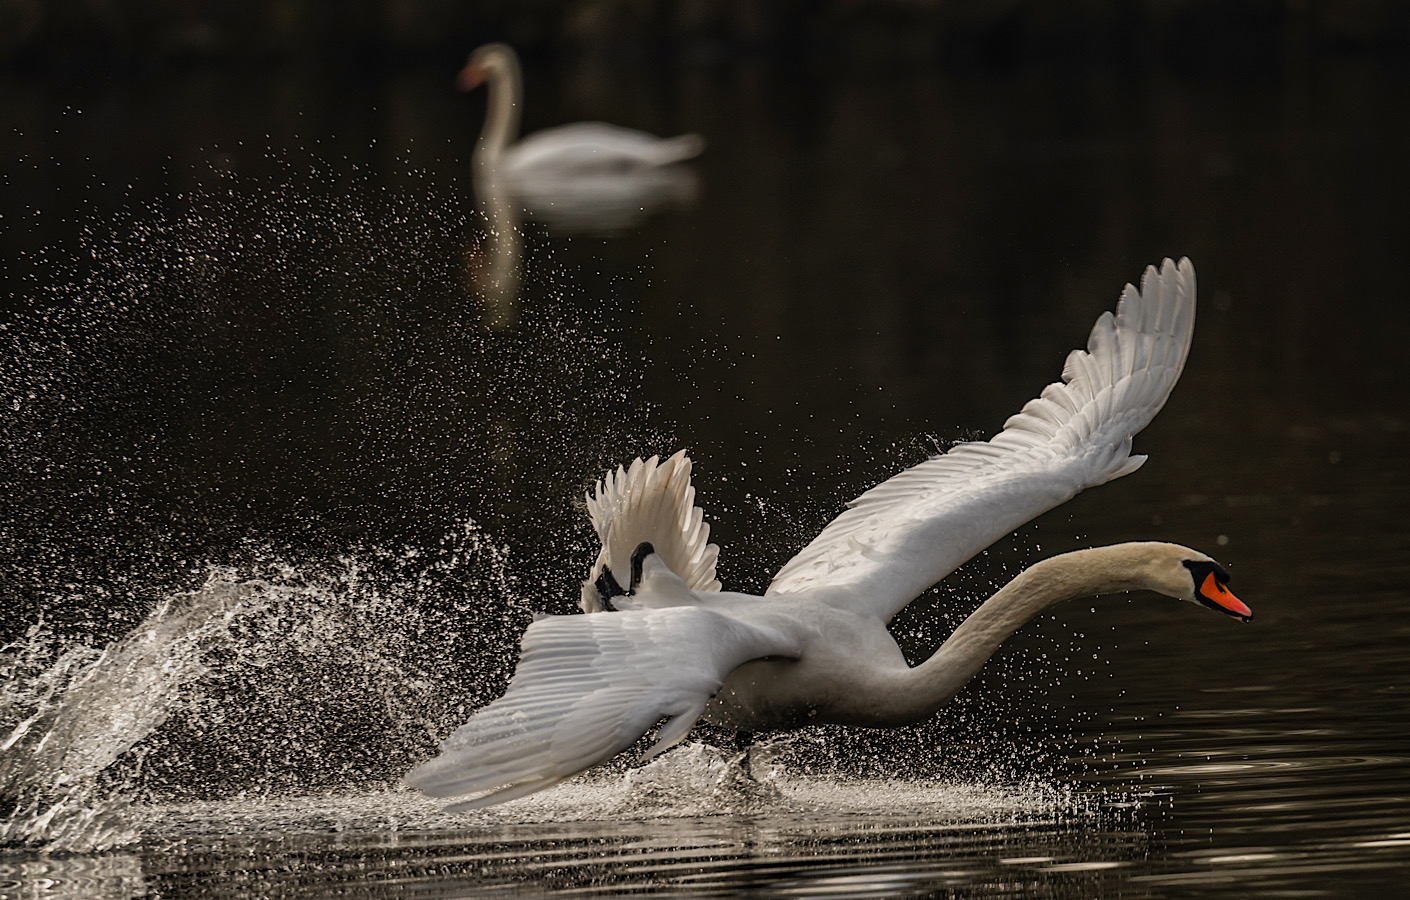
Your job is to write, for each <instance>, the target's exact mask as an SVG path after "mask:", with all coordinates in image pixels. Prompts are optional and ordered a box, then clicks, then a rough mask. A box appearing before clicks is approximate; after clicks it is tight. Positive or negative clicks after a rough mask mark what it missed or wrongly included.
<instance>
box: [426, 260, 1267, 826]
mask: <svg viewBox="0 0 1410 900" xmlns="http://www.w3.org/2000/svg"><path fill="white" fill-rule="evenodd" d="M1194 312H1195V273H1194V267H1193V266H1192V265H1191V264H1190V262H1189V260H1181V261H1180V263H1179V264H1176V263H1173V262H1171V261H1170V260H1168V259H1167V260H1165V262H1164V265H1163V267H1162V268H1161V269H1160V270H1159V271H1157V270H1156V269H1155V268H1154V267H1150V268H1148V269H1147V270H1146V273H1145V277H1144V278H1143V279H1142V283H1141V289H1140V290H1139V291H1137V289H1136V288H1135V287H1133V286H1131V285H1127V286H1126V289H1125V291H1124V292H1123V294H1122V298H1121V302H1120V304H1119V305H1118V307H1117V312H1116V314H1115V316H1113V315H1112V314H1111V313H1110V312H1107V313H1103V314H1102V316H1101V317H1100V318H1099V319H1098V320H1097V323H1096V325H1095V327H1094V328H1093V329H1092V332H1091V336H1090V337H1089V338H1088V341H1087V349H1086V350H1074V351H1073V352H1072V353H1071V354H1069V355H1068V357H1067V362H1066V365H1065V366H1064V367H1063V373H1062V381H1061V382H1057V383H1054V384H1051V385H1049V386H1048V387H1047V388H1045V389H1044V390H1043V392H1042V394H1041V395H1040V396H1039V397H1038V398H1037V399H1035V400H1031V401H1029V402H1028V403H1027V404H1026V405H1025V406H1024V407H1023V409H1022V410H1021V411H1020V412H1019V413H1018V414H1017V415H1015V416H1013V417H1011V418H1010V419H1009V420H1008V421H1007V422H1005V423H1004V428H1003V430H1002V431H1000V432H999V433H998V434H997V435H995V436H994V437H993V438H991V439H990V440H988V441H976V442H970V443H962V444H959V445H957V446H955V447H954V448H952V449H951V450H950V451H949V452H947V453H943V454H940V455H938V456H935V457H932V458H931V459H929V460H927V461H925V462H923V463H921V464H919V465H917V466H914V467H912V468H910V469H907V470H906V471H904V472H901V473H900V474H899V475H896V476H894V477H892V478H890V479H888V480H887V481H884V482H882V483H881V484H879V485H877V486H876V487H874V488H872V489H871V490H869V491H867V492H865V493H864V494H862V495H861V496H860V497H858V498H857V499H856V500H854V501H853V502H852V503H851V504H850V505H849V508H848V509H847V510H846V511H845V512H843V513H842V514H841V515H840V516H838V517H837V518H836V519H834V520H833V521H832V523H831V524H829V525H828V526H827V527H826V528H824V529H823V531H822V532H821V533H820V534H819V535H818V536H817V537H816V538H815V539H814V540H813V541H812V543H810V544H809V545H808V546H807V547H805V548H803V550H802V551H801V552H800V553H799V554H798V555H797V556H795V557H793V559H792V560H790V561H789V562H788V563H787V564H786V565H785V566H784V567H783V568H782V569H781V570H780V571H779V572H778V574H777V575H775V576H774V579H773V582H772V583H771V584H770V585H769V587H768V589H767V590H766V591H765V594H764V596H763V597H755V596H749V595H745V594H737V593H729V592H723V591H721V590H720V583H719V581H718V580H716V578H715V561H716V557H717V555H718V549H717V548H716V547H715V545H713V544H711V543H709V526H708V525H707V524H706V523H705V521H704V514H703V512H702V511H701V510H700V509H699V507H697V506H695V491H694V489H693V488H692V487H691V485H690V460H689V459H688V458H686V456H685V454H684V452H682V453H678V454H676V455H675V456H673V457H671V458H670V459H668V460H667V461H665V462H664V463H662V462H659V461H658V459H657V458H655V457H653V458H652V459H651V460H649V461H646V462H643V461H642V460H640V459H638V460H637V461H636V462H634V463H633V464H632V466H631V468H630V469H622V468H619V469H618V470H617V471H616V472H615V473H609V474H608V475H607V477H606V478H605V479H604V480H603V481H600V482H598V484H597V489H596V491H595V495H590V496H589V497H588V498H587V503H588V511H589V514H590V515H591V518H592V522H593V526H594V528H595V529H596V531H597V534H598V536H599V538H600V539H601V541H602V550H601V553H600V554H599V555H598V558H597V560H596V562H595V563H594V565H593V567H592V569H591V571H590V573H589V575H588V578H587V580H586V581H584V582H583V586H582V597H581V601H580V602H581V605H582V607H583V609H584V611H585V612H588V613H596V614H593V615H571V616H545V617H542V618H540V619H539V620H537V621H535V622H534V623H533V624H532V625H530V626H529V628H528V630H527V631H526V632H525V634H524V638H523V646H522V652H521V655H520V658H519V664H518V667H517V669H516V671H515V673H514V677H513V679H512V680H511V681H510V684H509V689H508V691H507V692H506V693H505V695H504V696H503V697H501V698H500V699H498V700H496V701H495V702H493V703H491V704H489V705H488V706H487V707H485V708H483V709H481V710H479V711H478V712H476V713H475V714H474V715H472V716H471V717H470V720H469V721H468V722H466V724H464V725H463V726H461V727H460V728H459V729H457V730H456V731H455V733H454V734H452V735H451V736H450V737H449V738H447V739H446V741H445V742H444V743H443V744H442V745H441V752H440V755H439V756H437V757H436V758H434V759H432V760H430V761H429V762H426V763H423V764H422V765H420V766H417V767H416V768H415V769H413V770H412V771H411V772H410V773H409V774H408V775H407V779H406V780H407V781H408V782H409V783H410V784H411V785H413V786H415V787H417V788H419V789H420V790H422V791H424V792H426V793H427V794H430V795H432V796H436V797H454V796H460V795H464V794H474V795H476V796H473V797H471V798H470V799H468V800H466V801H463V802H460V803H458V804H454V805H452V806H451V807H450V809H452V810H456V809H472V808H476V807H480V806H486V805H489V804H492V803H498V802H501V801H504V800H509V799H512V798H514V797H521V796H523V795H525V794H529V793H532V792H534V791H538V790H541V789H543V788H546V787H549V786H550V785H553V784H556V783H558V782H560V781H562V780H564V779H566V778H569V777H571V776H573V775H575V774H577V773H579V772H581V771H583V770H584V769H587V768H589V767H591V766H594V765H596V764H598V763H600V762H603V761H605V760H607V759H609V758H610V757H612V756H614V755H616V754H617V753H620V752H621V751H622V750H625V749H627V748H628V747H630V746H631V745H632V744H633V743H635V742H636V741H637V740H638V739H639V738H641V737H642V735H644V734H646V733H647V732H648V731H650V730H651V729H652V728H653V727H655V726H656V725H657V724H658V723H660V722H661V721H662V720H663V719H664V720H666V721H665V724H664V725H662V726H661V728H660V729H659V730H658V731H657V732H656V741H655V744H654V745H653V746H652V747H651V749H650V750H649V751H648V752H647V754H646V756H647V758H650V757H651V756H654V755H656V754H658V753H660V752H661V751H663V750H665V749H666V748H668V747H670V746H671V745H672V744H674V743H675V742H677V741H679V740H680V739H681V738H683V737H684V736H685V735H686V733H687V732H688V731H689V730H690V728H691V726H692V725H693V724H694V723H695V722H696V720H697V719H699V718H701V717H702V716H703V717H704V718H705V719H706V720H707V721H709V722H712V723H714V724H717V725H721V726H724V727H727V728H733V729H735V730H737V731H740V732H746V733H751V732H755V731H766V730H776V729H793V728H799V727H802V726H805V725H812V724H823V723H835V724H842V725H861V726H869V727H890V726H899V725H906V724H910V723H913V722H918V721H922V720H924V719H926V718H927V717H929V716H930V715H932V714H933V713H934V712H935V711H936V710H937V709H939V707H941V706H942V705H944V704H945V703H946V702H947V701H948V700H949V699H950V698H951V697H953V696H954V695H955V694H956V693H957V692H958V691H959V690H960V688H961V687H962V686H963V685H964V684H965V683H966V682H967V681H969V679H970V678H971V677H972V676H973V675H974V674H975V673H976V672H978V671H979V669H980V668H981V667H982V666H983V665H984V663H985V661H986V660H988V658H989V657H990V656H991V655H992V654H993V653H994V651H995V650H997V649H998V647H999V645H1000V643H1002V642H1003V641H1004V640H1005V639H1006V638H1007V637H1008V636H1009V635H1011V634H1013V633H1014V631H1016V630H1017V629H1018V628H1019V627H1020V626H1021V625H1023V624H1024V623H1025V622H1027V621H1028V620H1030V619H1031V618H1033V617H1034V616H1036V615H1037V614H1039V613H1040V612H1042V611H1043V610H1045V609H1047V608H1049V607H1050V606H1052V605H1053V604H1055V603H1058V602H1061V601H1063V600H1068V599H1072V598H1076V597H1083V596H1091V595H1094V594H1104V593H1112V592H1118V591H1133V590H1149V591H1155V592H1157V593H1160V594H1164V595H1166V596H1169V597H1175V598H1178V599H1181V600H1188V601H1190V602H1193V603H1199V604H1202V605H1204V606H1207V607H1210V608H1211V609H1215V610H1218V611H1221V612H1224V613H1227V614H1229V615H1232V616H1235V617H1237V618H1240V619H1242V620H1244V621H1247V620H1248V619H1249V618H1250V617H1251V616H1252V612H1251V611H1250V610H1249V608H1248V607H1247V606H1245V605H1244V604H1243V603H1242V602H1240V601H1239V600H1238V599H1237V598H1236V597H1234V595H1233V594H1231V593H1229V591H1228V589H1227V587H1226V584H1227V582H1228V580H1229V576H1228V573H1227V572H1226V571H1225V570H1224V569H1223V568H1222V567H1220V566H1219V564H1218V563H1216V562H1214V560H1212V559H1210V558H1209V557H1208V556H1206V555H1204V554H1203V553H1200V552H1198V551H1195V550H1191V549H1188V548H1186V547H1181V546H1177V545H1174V544H1163V543H1130V544H1118V545H1115V546H1110V547H1099V548H1094V549H1090V550H1080V551H1076V552H1073V553H1066V554H1063V555H1061V556H1056V557H1052V558H1050V559H1047V560H1043V561H1041V562H1038V563H1037V564H1035V565H1033V566H1032V567H1030V568H1028V569H1027V570H1025V571H1024V572H1022V573H1021V574H1019V575H1018V577H1016V578H1014V579H1013V580H1012V581H1011V582H1009V583H1008V584H1007V585H1006V586H1005V587H1003V588H1002V589H1001V590H1000V591H999V592H998V593H996V594H995V595H994V596H992V597H990V598H989V599H988V600H987V601H985V603H984V604H983V605H981V606H980V607H979V608H978V609H977V610H976V611H975V612H974V613H973V614H972V615H970V616H969V618H967V619H966V620H965V621H964V622H963V623H962V624H961V625H960V626H959V628H957V629H956V630H955V632H954V633H953V634H952V635H951V636H950V637H949V639H947V640H946V641H945V642H944V644H943V645H942V646H941V647H940V648H939V649H938V650H937V651H936V652H935V653H934V655H932V656H931V657H930V658H929V659H928V660H926V661H925V662H923V663H921V664H920V665H917V666H915V667H912V666H910V665H909V664H908V663H907V662H906V659H905V657H904V656H903V655H902V653H901V650H900V648H899V647H898V646H897V644H896V641H895V639H894V638H893V637H892V636H891V634H890V632H889V631H888V630H887V627H886V623H887V622H888V621H889V620H890V619H891V618H892V617H893V616H894V615H895V614H896V613H897V612H899V611H900V610H901V609H903V608H904V607H905V606H906V605H907V604H909V603H910V602H911V601H912V600H913V599H915V598H916V597H917V596H918V595H919V594H920V593H921V592H922V591H924V590H926V589H927V588H929V587H930V586H931V585H933V584H934V583H935V582H937V581H939V580H940V579H941V578H943V577H945V576H946V575H948V574H949V573H950V572H952V571H953V570H954V569H955V568H956V567H957V566H959V565H960V564H961V563H963V562H964V561H965V560H967V559H969V558H970V557H971V556H973V555H974V554H975V553H977V552H979V551H980V550H982V549H983V548H984V547H986V546H988V545H989V544H990V543H991V542H993V541H994V540H996V539H997V538H999V537H1001V536H1002V535H1004V534H1007V533H1008V532H1009V531H1011V530H1012V529H1014V528H1016V527H1018V526H1019V525H1021V524H1023V523H1024V522H1027V521H1028V520H1029V519H1032V518H1033V517H1034V516H1037V515H1039V514H1040V513H1042V512H1044V511H1046V510H1048V509H1051V508H1053V507H1054V506H1057V505H1058V504H1060V503H1062V502H1064V501H1066V500H1068V499H1069V498H1071V497H1072V496H1074V495H1075V494H1077V493H1078V492H1079V491H1081V490H1083V489H1084V488H1088V487H1093V486H1096V485H1099V484H1102V483H1104V482H1106V481H1110V480H1111V479H1113V478H1119V477H1121V476H1123V475H1127V474H1130V473H1131V472H1134V471H1135V470H1136V469H1138V468H1139V467H1140V466H1141V464H1142V463H1144V462H1145V457H1144V456H1133V455H1132V454H1131V443H1132V438H1133V437H1134V436H1135V434H1136V433H1137V432H1139V431H1140V430H1141V429H1142V428H1144V427H1145V426H1146V425H1147V424H1148V423H1149V422H1150V421H1151V419H1152V418H1153V417H1154V416H1155V414H1156V413H1157V412H1158V411H1159V410H1160V408H1161V407H1162V406H1163V405H1164V404H1165V401H1166V398H1167V397H1169V395H1170V391H1171V389H1172V388H1173V387H1174V385H1175V382H1176V379H1177V378H1178V377H1179V375H1180V372H1181V370H1182V369H1183V367H1184V364H1185V357H1186V355H1187V354H1188V352H1189V347H1190V340H1191V336H1192V334H1193V329H1194Z"/></svg>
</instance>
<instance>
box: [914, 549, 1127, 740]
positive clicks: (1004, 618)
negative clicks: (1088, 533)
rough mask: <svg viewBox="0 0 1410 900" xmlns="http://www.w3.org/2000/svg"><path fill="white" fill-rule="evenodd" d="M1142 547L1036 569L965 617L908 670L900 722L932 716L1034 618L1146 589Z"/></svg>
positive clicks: (1066, 557) (1089, 553)
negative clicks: (1065, 605)
mask: <svg viewBox="0 0 1410 900" xmlns="http://www.w3.org/2000/svg"><path fill="white" fill-rule="evenodd" d="M1141 547H1142V545H1141V544H1139V543H1135V544H1116V545H1114V546H1110V547H1097V548H1094V549H1091V550H1077V551H1074V552H1072V553H1064V554H1062V555H1060V556H1054V557H1051V558H1049V559H1045V560H1043V561H1041V562H1038V563H1035V564H1034V565H1032V566H1030V567H1029V568H1028V569H1026V570H1024V571H1023V572H1022V573H1020V574H1019V575H1018V577H1017V578H1014V579H1013V580H1012V581H1010V582H1009V583H1008V584H1006V585H1004V587H1003V588H1002V589H1000V590H999V592H998V593H996V594H995V595H994V596H992V597H990V598H989V599H988V600H986V601H985V602H984V603H983V605H981V606H980V607H979V608H978V609H976V610H975V611H974V612H973V613H971V614H970V616H969V618H967V619H965V620H964V622H962V623H961V624H960V627H959V628H956V629H955V631H954V633H953V634H951V635H950V637H949V639H948V640H946V641H945V643H944V644H942V645H940V649H938V650H936V651H935V653H934V655H932V656H931V657H930V659H928V660H926V661H925V662H923V663H921V664H920V665H918V666H916V667H914V668H912V669H909V670H908V671H907V674H906V675H905V676H904V677H903V680H904V681H905V682H906V683H905V684H903V685H901V686H900V690H899V691H898V692H897V695H898V697H903V698H909V701H910V702H909V703H908V704H907V707H908V708H907V709H905V710H898V712H899V713H900V714H901V716H900V717H902V718H904V720H905V721H917V720H920V719H924V718H927V717H929V716H930V715H932V714H934V713H935V711H936V710H938V709H939V708H940V707H941V706H944V705H945V703H947V702H948V701H949V700H950V698H952V697H953V696H954V695H955V694H956V693H957V692H958V691H959V689H960V688H962V687H964V685H965V684H966V683H967V682H968V681H969V680H970V679H971V678H973V677H974V675H975V674H976V673H977V672H978V671H979V670H980V669H981V668H983V666H984V663H985V662H987V661H988V659H989V657H991V656H993V655H994V652H995V651H996V650H998V649H999V645H1000V644H1002V643H1003V642H1004V641H1005V640H1007V639H1008V638H1009V636H1010V635H1012V634H1013V633H1014V632H1015V631H1017V630H1018V629H1019V628H1020V627H1022V626H1023V625H1024V624H1025V623H1026V622H1028V621H1030V620H1032V619H1033V618H1034V617H1035V616H1037V615H1038V614H1039V613H1041V612H1043V611H1044V610H1046V609H1049V608H1050V607H1052V606H1055V605H1057V604H1059V603H1062V602H1063V601H1065V600H1074V599H1076V598H1078V597H1091V596H1094V595H1096V594H1109V593H1117V592H1121V591H1131V590H1139V589H1144V588H1149V587H1150V584H1149V582H1148V581H1147V580H1146V579H1145V578H1144V575H1145V568H1146V567H1145V566H1144V565H1143V555H1142V553H1141Z"/></svg>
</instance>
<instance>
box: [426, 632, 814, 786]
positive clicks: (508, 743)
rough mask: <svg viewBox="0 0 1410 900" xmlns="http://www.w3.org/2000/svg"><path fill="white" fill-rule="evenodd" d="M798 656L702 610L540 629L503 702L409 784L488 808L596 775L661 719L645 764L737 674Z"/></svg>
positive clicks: (530, 638) (785, 643)
mask: <svg viewBox="0 0 1410 900" xmlns="http://www.w3.org/2000/svg"><path fill="white" fill-rule="evenodd" d="M797 652H798V649H797V647H796V646H795V642H794V641H793V640H792V639H790V638H789V637H788V636H787V635H785V634H783V633H782V632H779V631H778V630H776V629H774V628H769V627H758V626H753V625H748V624H745V623H742V622H739V621H737V620H735V619H733V618H731V617H730V616H727V615H724V614H721V613H719V612H715V611H713V610H710V609H706V608H703V607H700V606H676V607H669V608H665V609H638V610H629V611H625V612H619V613H614V614H611V615H601V616H582V615H573V616H552V617H549V618H545V619H540V620H539V621H537V622H535V623H533V624H532V625H530V626H529V630H528V631H527V632H525V634H524V642H523V651H522V655H521V656H520V658H519V666H518V668H517V669H516V670H515V672H514V678H513V679H512V680H511V681H510V683H509V690H508V691H507V692H506V693H505V695H504V696H503V697H501V698H500V699H498V700H496V701H495V702H493V703H491V704H490V705H489V706H487V707H485V708H484V709H482V710H480V711H479V712H477V713H475V714H474V715H473V716H471V717H470V720H469V721H468V722H466V723H465V724H464V725H462V726H461V727H460V728H459V729H457V730H456V732H455V733H454V734H452V735H451V736H450V737H449V738H447V739H446V741H445V743H443V744H442V745H441V754H440V756H437V757H436V758H435V759H432V760H430V761H429V762H426V763H423V764H421V765H419V766H417V767H416V768H415V769H412V770H411V772H410V773H409V774H408V775H407V776H406V780H407V782H408V783H409V784H411V785H412V786H413V787H416V788H419V789H420V790H422V791H424V792H425V793H427V794H430V795H431V796H433V797H455V796H460V795H462V794H470V793H477V794H479V796H478V797H475V798H473V799H470V800H467V801H464V802H461V803H458V804H455V805H453V806H451V807H449V808H450V809H452V810H465V809H474V808H477V807H481V806H488V805H490V804H492V803H500V802H502V801H505V800H511V799H513V798H515V797H522V796H524V795H525V794H531V793H533V792H534V791H537V790H541V789H543V788H546V787H549V786H550V785H553V784H556V783H558V782H560V781H562V780H564V779H566V778H570V777H572V776H573V775H576V774H577V773H579V772H581V771H583V770H584V769H587V768H590V767H591V766H594V765H597V764H598V763H600V762H603V761H605V760H607V759H608V758H610V757H612V756H615V755H616V754H618V753H620V752H621V751H623V750H625V749H626V748H627V747H630V746H631V745H632V743H633V742H635V741H636V740H637V738H639V737H641V736H642V735H643V734H645V733H646V732H647V730H649V729H650V728H651V727H652V726H653V725H655V724H656V723H657V722H659V721H660V720H661V719H663V718H667V717H670V721H669V722H667V723H666V725H665V726H663V727H662V728H661V730H660V732H659V733H658V734H657V741H656V744H655V745H654V746H653V747H652V748H651V751H650V752H649V753H648V757H649V756H654V755H655V754H656V753H659V752H661V751H662V750H665V749H666V748H667V747H669V746H671V745H672V744H674V743H675V742H676V741H678V740H680V739H681V738H682V737H684V736H685V734H686V732H687V731H689V730H690V726H691V725H692V724H694V722H695V720H696V719H697V718H699V717H700V714H701V713H703V712H704V711H705V706H706V704H707V703H709V701H710V698H711V697H713V696H714V694H715V692H716V691H718V690H719V688H720V685H721V684H722V683H723V682H724V679H725V676H727V675H728V674H729V673H730V672H731V671H733V670H734V668H735V667H737V666H739V665H741V664H742V663H745V662H748V661H749V660H751V659H756V658H758V657H761V656H795V655H796V654H797Z"/></svg>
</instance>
